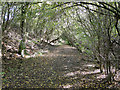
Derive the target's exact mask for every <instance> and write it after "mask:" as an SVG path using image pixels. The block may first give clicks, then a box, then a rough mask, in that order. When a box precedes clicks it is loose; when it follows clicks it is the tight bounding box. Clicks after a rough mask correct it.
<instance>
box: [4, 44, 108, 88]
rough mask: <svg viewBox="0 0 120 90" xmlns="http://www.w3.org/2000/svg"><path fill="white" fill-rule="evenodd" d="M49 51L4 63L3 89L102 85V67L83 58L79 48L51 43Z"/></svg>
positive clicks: (103, 85)
mask: <svg viewBox="0 0 120 90" xmlns="http://www.w3.org/2000/svg"><path fill="white" fill-rule="evenodd" d="M47 50H48V53H46V54H44V55H42V56H40V57H35V58H29V59H24V60H11V61H8V63H9V64H3V71H4V72H5V74H4V77H3V88H5V87H13V88H43V87H44V88H81V87H84V88H90V87H92V88H94V87H96V88H98V87H109V86H108V85H107V84H106V85H105V84H104V83H103V84H102V83H100V80H101V78H100V76H101V74H100V70H99V69H96V68H95V64H94V63H92V62H88V61H84V60H82V57H83V56H82V55H80V53H79V52H78V51H77V49H76V48H75V47H71V46H68V45H62V46H57V47H55V46H51V47H49V48H48V49H47Z"/></svg>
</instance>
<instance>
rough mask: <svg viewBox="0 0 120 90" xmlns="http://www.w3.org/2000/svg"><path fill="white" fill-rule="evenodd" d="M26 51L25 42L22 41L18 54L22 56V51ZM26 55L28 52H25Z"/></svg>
mask: <svg viewBox="0 0 120 90" xmlns="http://www.w3.org/2000/svg"><path fill="white" fill-rule="evenodd" d="M25 49H26V46H25V43H24V42H23V40H21V41H20V44H19V51H18V53H19V54H20V55H21V52H22V50H25ZM25 53H26V51H25Z"/></svg>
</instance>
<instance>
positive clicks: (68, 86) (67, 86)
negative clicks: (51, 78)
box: [62, 84, 73, 88]
mask: <svg viewBox="0 0 120 90" xmlns="http://www.w3.org/2000/svg"><path fill="white" fill-rule="evenodd" d="M72 86H73V85H69V84H67V85H64V86H62V87H63V88H71V87H72Z"/></svg>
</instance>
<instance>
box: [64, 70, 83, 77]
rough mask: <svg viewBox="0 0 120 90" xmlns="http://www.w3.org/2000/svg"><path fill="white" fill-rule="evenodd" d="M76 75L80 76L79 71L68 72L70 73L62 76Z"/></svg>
mask: <svg viewBox="0 0 120 90" xmlns="http://www.w3.org/2000/svg"><path fill="white" fill-rule="evenodd" d="M76 74H81V73H80V71H76V72H70V73H67V74H65V75H64V76H74V75H76Z"/></svg>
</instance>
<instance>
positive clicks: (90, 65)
mask: <svg viewBox="0 0 120 90" xmlns="http://www.w3.org/2000/svg"><path fill="white" fill-rule="evenodd" d="M83 66H85V67H95V64H87V65H83Z"/></svg>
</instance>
